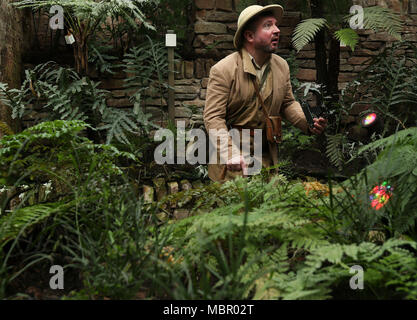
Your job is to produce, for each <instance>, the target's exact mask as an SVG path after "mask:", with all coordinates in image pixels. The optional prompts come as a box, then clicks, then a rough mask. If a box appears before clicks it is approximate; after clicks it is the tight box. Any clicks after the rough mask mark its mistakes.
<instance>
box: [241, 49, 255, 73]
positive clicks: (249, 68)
mask: <svg viewBox="0 0 417 320" xmlns="http://www.w3.org/2000/svg"><path fill="white" fill-rule="evenodd" d="M242 61H243V71H244V72H247V73H250V74H253V75H254V76H255V77H256V70H255V66H254V65H253V63H252V59H251V58H250V56H249V52H248V51H247V50H246V49H245V48H242Z"/></svg>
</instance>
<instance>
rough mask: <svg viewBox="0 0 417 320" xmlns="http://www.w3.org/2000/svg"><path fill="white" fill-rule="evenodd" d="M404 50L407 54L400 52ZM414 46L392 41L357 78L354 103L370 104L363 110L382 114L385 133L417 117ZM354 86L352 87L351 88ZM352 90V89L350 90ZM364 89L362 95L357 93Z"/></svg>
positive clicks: (410, 122) (414, 121) (413, 123)
mask: <svg viewBox="0 0 417 320" xmlns="http://www.w3.org/2000/svg"><path fill="white" fill-rule="evenodd" d="M402 50H405V51H407V52H408V53H409V54H407V55H401V54H400V53H401V51H402ZM416 58H417V51H416V50H415V46H414V45H413V44H412V43H410V42H402V43H397V44H394V45H393V46H392V47H391V48H387V49H386V50H384V52H382V53H381V54H380V55H378V56H377V57H375V59H374V60H373V61H372V62H371V64H370V65H369V67H367V69H365V70H364V71H363V72H362V74H361V76H360V77H359V79H358V84H357V87H358V86H359V85H360V87H358V88H357V89H356V92H357V94H356V95H355V98H358V99H357V100H356V101H355V102H354V103H353V104H352V106H353V105H355V104H357V103H363V104H370V105H371V108H369V109H368V110H366V111H364V112H371V111H373V112H377V113H378V114H380V115H382V116H383V117H384V133H383V134H386V133H390V132H393V127H394V128H395V125H400V126H401V127H402V128H404V127H406V125H415V124H416V121H417V111H416V110H417V109H416V106H417V95H416V90H417V87H416V66H415V62H414V60H413V59H416ZM354 89H355V88H353V90H354ZM353 92H354V93H355V91H353ZM364 92H365V93H366V95H364V97H363V98H360V95H361V94H363V93H364Z"/></svg>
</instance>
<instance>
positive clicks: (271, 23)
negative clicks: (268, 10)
mask: <svg viewBox="0 0 417 320" xmlns="http://www.w3.org/2000/svg"><path fill="white" fill-rule="evenodd" d="M255 25H256V32H255V33H254V35H253V45H254V48H255V49H256V50H261V51H263V52H265V53H273V52H275V51H276V49H277V48H278V42H279V33H280V32H281V31H280V30H279V29H278V26H277V20H276V19H275V17H274V16H266V17H260V18H259V19H258V21H257V22H256V24H255Z"/></svg>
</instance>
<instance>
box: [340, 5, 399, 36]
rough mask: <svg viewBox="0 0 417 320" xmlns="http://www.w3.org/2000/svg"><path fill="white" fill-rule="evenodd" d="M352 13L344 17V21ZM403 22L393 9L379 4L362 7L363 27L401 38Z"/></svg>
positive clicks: (347, 19) (347, 20)
mask: <svg viewBox="0 0 417 320" xmlns="http://www.w3.org/2000/svg"><path fill="white" fill-rule="evenodd" d="M352 16H353V15H348V16H346V17H345V21H346V22H348V23H349V20H350V19H351V18H352ZM403 25H404V22H403V20H402V19H401V16H400V15H399V14H398V13H396V12H395V11H393V10H391V9H388V8H384V7H381V6H373V7H366V8H363V27H364V28H365V29H371V30H374V31H375V32H380V31H385V32H387V33H388V34H389V35H391V36H393V37H395V38H397V39H398V40H401V34H400V33H401V30H402V28H403Z"/></svg>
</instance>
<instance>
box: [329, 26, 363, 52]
mask: <svg viewBox="0 0 417 320" xmlns="http://www.w3.org/2000/svg"><path fill="white" fill-rule="evenodd" d="M334 37H335V38H336V39H337V40H339V41H340V42H341V43H344V44H345V45H346V46H349V47H350V48H351V49H352V51H354V50H355V46H356V45H357V44H358V41H359V36H358V34H357V33H356V32H355V31H354V30H352V29H350V28H347V29H340V30H338V31H335V32H334Z"/></svg>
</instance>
